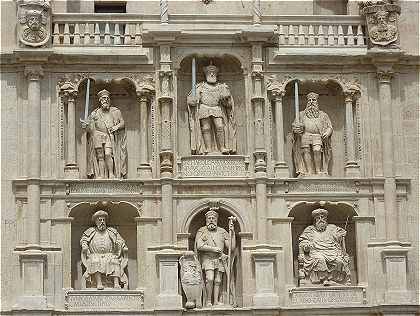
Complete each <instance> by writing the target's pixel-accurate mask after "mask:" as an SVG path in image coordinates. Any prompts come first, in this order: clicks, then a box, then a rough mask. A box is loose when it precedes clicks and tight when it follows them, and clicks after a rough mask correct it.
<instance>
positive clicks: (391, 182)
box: [378, 67, 398, 241]
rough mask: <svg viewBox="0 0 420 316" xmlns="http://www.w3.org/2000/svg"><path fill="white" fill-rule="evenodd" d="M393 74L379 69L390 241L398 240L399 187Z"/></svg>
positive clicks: (384, 69) (385, 201)
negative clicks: (395, 158)
mask: <svg viewBox="0 0 420 316" xmlns="http://www.w3.org/2000/svg"><path fill="white" fill-rule="evenodd" d="M392 76H393V72H392V68H391V67H380V68H379V69H378V83H379V104H380V105H381V107H382V110H381V111H380V113H381V135H382V168H383V174H384V178H385V183H384V204H385V219H386V236H387V239H388V240H390V241H394V240H398V212H397V188H396V183H395V178H394V176H395V168H394V135H393V130H394V129H393V119H392V96H391V79H392Z"/></svg>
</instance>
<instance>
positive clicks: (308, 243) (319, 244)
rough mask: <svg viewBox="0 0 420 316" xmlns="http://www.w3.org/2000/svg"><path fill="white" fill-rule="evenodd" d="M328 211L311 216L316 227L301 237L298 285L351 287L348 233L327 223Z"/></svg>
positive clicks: (308, 229)
mask: <svg viewBox="0 0 420 316" xmlns="http://www.w3.org/2000/svg"><path fill="white" fill-rule="evenodd" d="M327 216H328V211H327V210H324V209H321V208H320V209H316V210H314V211H313V212H312V217H313V219H314V224H313V225H310V226H308V227H306V228H305V230H304V231H303V233H302V234H301V235H300V236H299V256H298V261H299V285H301V286H302V285H307V286H308V285H309V286H311V285H324V286H328V285H351V282H350V268H349V261H350V260H349V256H348V254H347V252H346V245H345V236H346V234H347V232H346V231H345V230H344V229H343V228H340V227H338V226H336V225H334V224H328V222H327Z"/></svg>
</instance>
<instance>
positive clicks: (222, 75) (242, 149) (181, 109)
mask: <svg viewBox="0 0 420 316" xmlns="http://www.w3.org/2000/svg"><path fill="white" fill-rule="evenodd" d="M192 58H193V56H192V55H190V56H187V57H185V58H184V59H182V61H181V62H180V64H179V69H178V71H177V118H178V131H177V147H178V154H179V155H180V156H190V155H191V147H190V127H189V121H188V107H187V95H188V94H189V93H190V91H191V89H192V83H191V77H192V76H191V69H192ZM195 59H196V76H197V77H196V78H197V83H199V82H202V81H205V80H206V79H205V76H204V72H203V70H204V67H206V66H208V65H210V63H213V65H215V66H217V67H218V69H219V72H218V76H217V79H218V82H220V83H226V84H227V85H228V86H229V88H230V91H231V94H232V96H233V100H234V103H235V120H236V126H237V127H236V128H237V131H236V133H237V140H238V145H237V154H239V155H244V154H246V152H247V147H246V145H247V142H246V135H247V134H246V115H245V114H246V108H245V104H246V93H245V79H244V78H245V75H244V71H243V67H242V65H241V62H240V61H239V60H238V59H237V58H236V57H234V56H231V55H217V56H205V55H198V56H195Z"/></svg>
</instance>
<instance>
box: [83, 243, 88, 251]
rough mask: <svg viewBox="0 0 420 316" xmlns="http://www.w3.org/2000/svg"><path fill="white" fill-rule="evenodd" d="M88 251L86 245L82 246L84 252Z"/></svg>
mask: <svg viewBox="0 0 420 316" xmlns="http://www.w3.org/2000/svg"><path fill="white" fill-rule="evenodd" d="M87 251H88V246H87V245H86V244H83V245H82V252H87Z"/></svg>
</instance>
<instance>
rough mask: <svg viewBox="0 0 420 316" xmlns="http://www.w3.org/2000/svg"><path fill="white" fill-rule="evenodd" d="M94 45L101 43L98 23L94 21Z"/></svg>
mask: <svg viewBox="0 0 420 316" xmlns="http://www.w3.org/2000/svg"><path fill="white" fill-rule="evenodd" d="M94 44H95V45H100V44H101V32H100V31H99V23H95V39H94Z"/></svg>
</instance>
